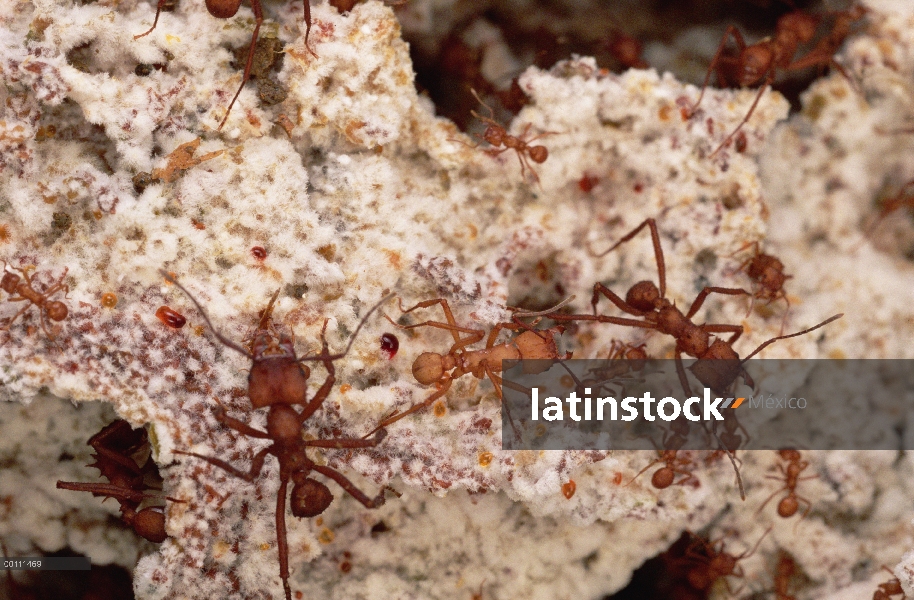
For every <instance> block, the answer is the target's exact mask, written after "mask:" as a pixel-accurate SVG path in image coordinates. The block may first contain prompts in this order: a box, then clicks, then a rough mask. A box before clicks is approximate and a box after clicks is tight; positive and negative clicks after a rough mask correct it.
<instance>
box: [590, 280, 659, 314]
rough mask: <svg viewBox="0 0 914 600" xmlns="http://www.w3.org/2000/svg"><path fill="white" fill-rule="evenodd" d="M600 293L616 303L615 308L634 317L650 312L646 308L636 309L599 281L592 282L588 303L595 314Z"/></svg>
mask: <svg viewBox="0 0 914 600" xmlns="http://www.w3.org/2000/svg"><path fill="white" fill-rule="evenodd" d="M600 294H603V295H604V296H606V298H607V299H608V300H609V301H610V302H612V303H613V304H615V305H616V308H618V309H619V310H621V311H623V312H627V313H628V314H630V315H635V316H636V317H643V316H644V315H646V314H648V313H650V312H651V311H647V310H638V309H637V308H635V307H634V306H632V305H631V304H629V303H628V302H626V301H625V300H623V299H622V298H620V297H619V296H618V295H617V294H616V293H615V292H614V291H612V290H611V289H609V288H608V287H606V286H605V285H603V284H602V283H600V282H599V281H598V282H597V283H595V284H593V296H591V298H590V304H591V306H593V314H595V315H596V314H597V303H598V302H599V301H600Z"/></svg>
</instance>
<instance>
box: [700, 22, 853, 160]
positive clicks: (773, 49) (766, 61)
mask: <svg viewBox="0 0 914 600" xmlns="http://www.w3.org/2000/svg"><path fill="white" fill-rule="evenodd" d="M865 13H866V9H865V8H863V7H861V6H859V5H858V6H853V7H851V8H850V9H848V10H845V11H840V12H837V13H835V20H834V22H833V23H832V27H831V31H830V32H829V34H827V35H826V36H825V37H823V38H822V39H821V40H820V41H819V43H818V44H816V46H815V47H814V48H813V49H812V50H810V51H809V52H808V53H806V54H805V55H803V56H801V57H800V58H797V59H796V60H794V56H795V55H796V53H797V51H798V50H799V47H800V46H801V45H803V44H806V43H808V42H810V41H812V39H813V38H814V37H815V35H816V29H818V26H819V23H820V22H821V19H820V18H819V17H817V16H814V15H810V14H808V13H806V12H803V11H801V10H794V11H792V12H789V13H787V14H785V15H782V16H781V17H780V18H779V19H778V21H777V24H776V25H775V28H774V34H773V35H772V36H771V37H767V38H765V39H763V40H761V41H760V42H756V43H755V44H748V45H747V44H746V41H745V40H744V39H743V36H742V34H741V33H740V32H739V30H738V29H737V28H736V27H735V26H733V25H730V26H729V27H727V29H726V31H725V32H724V35H723V37H722V38H721V40H720V45H719V46H718V47H717V51H716V52H715V53H714V58H713V59H712V60H711V64H710V65H709V66H708V72H707V74H706V75H705V80H704V83H703V84H702V87H701V93H700V94H699V95H698V100H697V101H696V102H695V104H693V105H692V107H691V108H690V109H689V113H690V114H689V116H691V115H694V114H695V111H696V110H697V109H698V105H699V104H701V100H702V98H703V97H704V94H705V90H706V89H707V87H708V83H709V82H710V80H711V73H712V72H716V73H717V79H718V83H720V84H728V83H733V84H735V85H739V86H741V87H748V86H753V85H759V84H761V87H760V88H759V92H758V94H756V96H755V100H754V101H753V102H752V106H750V107H749V112H747V113H746V116H745V117H743V120H742V121H740V123H739V125H737V126H736V129H734V130H733V132H732V133H730V135H728V136H727V137H726V138H725V139H724V141H723V142H721V144H720V146H718V147H717V149H716V150H714V152H712V153H711V156H712V157H713V156H715V155H716V154H717V153H718V152H720V150H721V149H722V148H724V147H725V146H727V145H728V144H729V143H730V141H731V140H732V139H733V138H734V136H736V134H737V132H739V131H740V129H742V127H743V125H745V124H746V123H747V122H748V121H749V119H750V118H751V117H752V113H753V112H755V108H756V106H758V103H759V100H761V99H762V96H763V95H764V93H765V90H767V89H768V88H769V87H770V86H771V84H772V83H774V79H775V77H776V76H777V73H778V71H797V70H801V69H806V68H808V67H814V66H819V67H824V66H826V65H831V66H835V67H837V69H838V70H839V71H840V72H841V73H842V74H844V75H845V77H846V76H847V74H846V73H845V72H844V69H843V68H842V67H841V66H840V65H838V64H837V63H836V62H835V59H834V53H835V52H836V51H837V50H838V48H839V47H840V46H841V44H842V43H843V42H844V40H845V38H847V36H848V35H850V30H851V25H852V24H853V23H855V22H856V21H858V20H860V19H862V18H863V16H864V14H865ZM731 38H732V39H733V41H734V42H736V54H735V55H732V54H725V53H724V50H725V49H726V48H727V42H728V41H729V40H730V39H731Z"/></svg>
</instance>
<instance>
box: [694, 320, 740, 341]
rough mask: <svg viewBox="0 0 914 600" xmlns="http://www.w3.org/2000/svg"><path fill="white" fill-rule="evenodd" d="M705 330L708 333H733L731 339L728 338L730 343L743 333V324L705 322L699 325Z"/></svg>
mask: <svg viewBox="0 0 914 600" xmlns="http://www.w3.org/2000/svg"><path fill="white" fill-rule="evenodd" d="M699 327H701V328H702V329H703V330H704V331H707V332H708V333H732V334H733V335H731V336H730V339H728V340H727V343H728V344H732V343H733V342H735V341H736V340H738V339H739V338H740V336H741V335H743V326H742V325H722V324H715V323H705V324H704V325H699Z"/></svg>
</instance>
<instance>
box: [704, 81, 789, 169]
mask: <svg viewBox="0 0 914 600" xmlns="http://www.w3.org/2000/svg"><path fill="white" fill-rule="evenodd" d="M773 80H774V69H771V71H770V73H769V75H768V78H767V79H766V80H765V85H763V86H762V87H760V88H759V90H758V94H756V95H755V100H754V101H753V102H752V106H750V107H749V112H747V113H746V116H745V117H743V120H742V121H740V122H739V125H737V126H736V129H734V130H733V131H732V132H731V133H730V135H728V136H727V137H726V138H724V141H722V142H721V143H720V146H718V147H717V149H716V150H715V151H714V152H712V153H711V154H710V155H708V158H714V156H716V155H717V153H718V152H720V151H721V150H722V149H723V148H724V146H726V145H727V144H729V143H730V140H732V139H733V137H734V136H736V134H737V133H739V130H740V129H742V128H743V125H745V124H746V123H748V122H749V119H750V118H751V117H752V113H754V112H755V107H756V106H758V103H759V100H761V99H762V96H764V95H765V90H767V89H768V88H769V87H771V82H772V81H773Z"/></svg>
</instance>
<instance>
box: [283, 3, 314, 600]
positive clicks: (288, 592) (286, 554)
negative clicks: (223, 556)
mask: <svg viewBox="0 0 914 600" xmlns="http://www.w3.org/2000/svg"><path fill="white" fill-rule="evenodd" d="M305 4H306V5H307V4H308V0H305ZM288 486H289V479H288V477H284V478H282V479H281V480H280V482H279V490H277V492H276V551H277V552H279V578H280V579H282V589H283V591H285V594H286V600H292V588H290V587H289V541H288V540H287V539H286V490H287V488H288Z"/></svg>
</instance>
